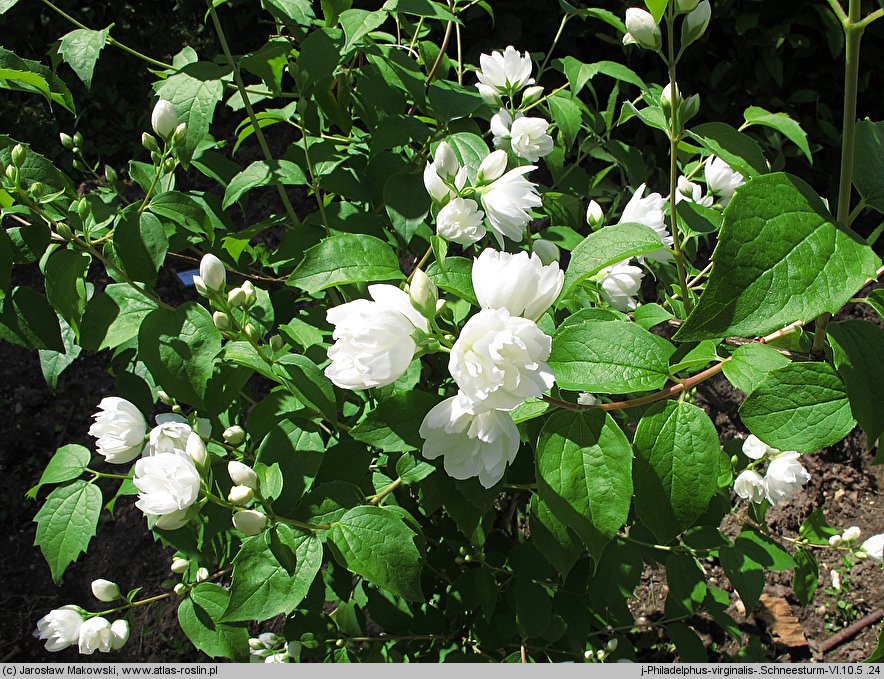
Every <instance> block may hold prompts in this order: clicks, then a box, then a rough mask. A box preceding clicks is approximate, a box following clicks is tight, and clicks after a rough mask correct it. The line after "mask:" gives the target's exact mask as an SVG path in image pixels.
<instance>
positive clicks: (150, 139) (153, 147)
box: [141, 132, 160, 162]
mask: <svg viewBox="0 0 884 679" xmlns="http://www.w3.org/2000/svg"><path fill="white" fill-rule="evenodd" d="M141 145H142V146H143V147H144V148H145V149H146V150H148V151H150V152H151V153H157V154H158V153H159V152H160V145H159V144H157V139H156V137H154V136H153V135H152V134H151V133H150V132H144V133H142V135H141ZM151 159H152V160H153V161H154V162H157V161H156V158H154V157H153V156H151Z"/></svg>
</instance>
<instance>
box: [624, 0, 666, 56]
mask: <svg viewBox="0 0 884 679" xmlns="http://www.w3.org/2000/svg"><path fill="white" fill-rule="evenodd" d="M626 30H627V31H628V33H627V34H626V36H624V38H623V42H624V44H628V42H634V43H636V44H638V45H640V46H641V47H644V48H646V49H652V50H659V49H660V47H661V45H662V44H663V35H662V34H661V33H660V27H659V26H657V22H656V21H654V17H653V16H651V13H650V12H648V11H646V10H643V9H639V8H638V7H630V8H629V9H627V10H626ZM627 36H628V37H629V41H628V42H627Z"/></svg>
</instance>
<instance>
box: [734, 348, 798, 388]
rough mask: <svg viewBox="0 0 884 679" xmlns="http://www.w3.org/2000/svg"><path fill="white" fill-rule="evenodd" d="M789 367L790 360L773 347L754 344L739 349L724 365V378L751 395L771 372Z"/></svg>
mask: <svg viewBox="0 0 884 679" xmlns="http://www.w3.org/2000/svg"><path fill="white" fill-rule="evenodd" d="M787 365H789V359H788V358H786V357H785V356H783V355H782V354H781V353H780V352H779V351H777V350H776V349H773V348H772V347H768V346H765V345H763V344H759V343H758V342H754V343H752V344H744V345H743V346H741V347H738V348H737V350H736V351H735V352H734V353H733V355H732V356H731V360H729V361H727V362H726V363H725V364H724V376H725V377H727V379H728V380H729V381H730V383H731V384H733V385H734V386H735V387H736V388H737V389H739V390H740V391H742V392H745V393H747V394H751V393H752V392H753V391H754V390H755V387H757V386H758V385H759V384H761V382H762V381H764V378H765V377H767V374H768V373H769V372H770V371H771V370H776V369H777V368H782V367H783V366H787Z"/></svg>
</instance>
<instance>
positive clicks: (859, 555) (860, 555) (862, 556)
mask: <svg viewBox="0 0 884 679" xmlns="http://www.w3.org/2000/svg"><path fill="white" fill-rule="evenodd" d="M853 555H854V556H855V557H856V558H857V559H859V560H860V561H865V560H866V559H868V558H869V555H868V554H866V553H865V552H854V553H853Z"/></svg>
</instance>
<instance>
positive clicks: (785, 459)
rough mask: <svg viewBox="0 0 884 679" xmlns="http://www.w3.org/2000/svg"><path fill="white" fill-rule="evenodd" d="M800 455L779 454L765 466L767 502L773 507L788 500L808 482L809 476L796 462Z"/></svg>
mask: <svg viewBox="0 0 884 679" xmlns="http://www.w3.org/2000/svg"><path fill="white" fill-rule="evenodd" d="M799 457H800V455H799V454H798V453H796V452H795V451H791V450H790V451H787V452H785V453H780V454H779V455H777V456H776V457H775V458H774V459H773V460H771V462H770V464H769V465H768V466H767V473H766V474H765V476H764V487H765V494H766V495H767V501H768V502H770V503H771V505H773V506H774V507H776V506H777V505H778V504H780V503H781V502H783V501H784V500H788V499H789V498H790V497H792V496H793V495H794V494H795V493H796V492H797V491H799V490H800V489H801V487H802V486H803V485H804V484H805V483H807V482H808V481H810V474H808V473H807V470H806V469H805V468H804V467H802V466H801V463H800V462H799V461H798V458H799Z"/></svg>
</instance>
